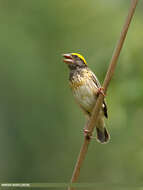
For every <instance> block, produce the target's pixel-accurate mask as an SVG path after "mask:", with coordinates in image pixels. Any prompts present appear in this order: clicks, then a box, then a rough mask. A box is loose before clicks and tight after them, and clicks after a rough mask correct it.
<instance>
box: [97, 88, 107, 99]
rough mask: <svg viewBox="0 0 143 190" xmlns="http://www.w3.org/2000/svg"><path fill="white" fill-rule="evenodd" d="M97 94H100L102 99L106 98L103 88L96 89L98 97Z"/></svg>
mask: <svg viewBox="0 0 143 190" xmlns="http://www.w3.org/2000/svg"><path fill="white" fill-rule="evenodd" d="M99 94H102V95H103V96H104V97H105V96H106V94H105V93H104V88H103V87H100V88H98V95H99Z"/></svg>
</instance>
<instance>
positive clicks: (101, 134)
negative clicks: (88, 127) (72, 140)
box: [96, 127, 110, 144]
mask: <svg viewBox="0 0 143 190" xmlns="http://www.w3.org/2000/svg"><path fill="white" fill-rule="evenodd" d="M96 134H97V141H98V142H100V143H102V144H103V143H107V142H108V141H109V139H110V135H109V133H108V131H107V129H106V128H105V127H104V128H97V127H96Z"/></svg>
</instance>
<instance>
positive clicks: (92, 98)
mask: <svg viewBox="0 0 143 190" xmlns="http://www.w3.org/2000/svg"><path fill="white" fill-rule="evenodd" d="M97 90H98V89H97V87H96V85H95V83H94V81H93V80H91V79H87V78H82V79H80V80H75V81H74V82H72V91H73V95H74V97H75V99H76V101H77V102H78V103H79V104H80V105H81V107H83V108H84V109H85V110H87V111H89V112H91V111H92V108H93V106H94V105H95V102H96V98H97V96H96V94H97Z"/></svg>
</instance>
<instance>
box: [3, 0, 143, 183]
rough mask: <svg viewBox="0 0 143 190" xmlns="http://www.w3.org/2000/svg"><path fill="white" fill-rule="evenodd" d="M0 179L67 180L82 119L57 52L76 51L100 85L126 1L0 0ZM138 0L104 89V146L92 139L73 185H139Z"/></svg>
mask: <svg viewBox="0 0 143 190" xmlns="http://www.w3.org/2000/svg"><path fill="white" fill-rule="evenodd" d="M0 4H1V6H0V22H1V29H0V59H1V61H0V62H1V63H0V152H1V156H0V181H1V182H15V183H20V182H22V183H29V182H69V180H70V178H71V175H72V172H73V168H74V164H75V162H76V158H77V155H78V152H79V150H80V147H81V144H82V142H83V131H82V129H83V126H84V123H85V117H84V115H83V113H82V111H81V110H80V109H79V107H78V106H77V105H76V104H75V101H74V99H73V97H72V93H71V91H70V88H69V86H68V74H69V73H68V69H67V67H66V65H65V64H64V63H63V62H62V57H61V54H62V53H68V52H78V53H81V54H82V55H84V56H85V58H86V59H87V62H88V65H89V66H90V68H91V69H92V70H93V71H94V72H95V73H96V75H97V76H98V78H99V79H100V81H101V83H102V82H103V79H104V76H105V73H106V71H107V68H108V65H109V62H110V59H111V56H112V53H113V49H114V47H115V44H116V42H117V40H118V39H119V34H120V31H121V28H122V25H123V23H124V20H125V17H126V15H127V12H128V7H129V4H130V0H127V1H124V0H116V1H115V0H108V1H106V0H84V1H83V0H78V1H76V0H41V1H38V0H13V1H11V0H1V3H0ZM142 9H143V2H142V1H140V2H139V4H138V7H137V10H136V13H135V16H134V18H133V21H132V23H131V27H130V29H129V32H128V36H127V39H126V42H125V44H124V48H123V51H122V53H121V56H120V59H119V61H118V66H117V69H116V72H115V75H114V77H113V79H112V81H111V83H110V87H109V90H108V96H107V98H106V99H107V103H108V112H109V119H108V121H107V126H108V129H109V131H110V134H111V141H110V143H109V144H107V145H101V144H99V143H97V142H96V141H95V140H93V141H92V143H91V145H90V147H89V151H88V155H87V157H86V159H85V162H84V166H83V168H82V170H81V175H80V178H79V182H94V183H95V182H103V183H124V182H126V183H130V182H132V183H140V182H141V181H143V164H142V163H143V135H142V134H143V126H142V125H143V42H142V39H143V22H142V20H143V11H142Z"/></svg>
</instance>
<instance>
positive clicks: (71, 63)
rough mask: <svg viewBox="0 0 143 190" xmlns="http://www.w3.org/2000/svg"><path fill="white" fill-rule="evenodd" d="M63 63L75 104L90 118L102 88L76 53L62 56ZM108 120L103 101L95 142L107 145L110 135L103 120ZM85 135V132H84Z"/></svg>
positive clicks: (81, 57)
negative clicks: (66, 68)
mask: <svg viewBox="0 0 143 190" xmlns="http://www.w3.org/2000/svg"><path fill="white" fill-rule="evenodd" d="M63 57H64V60H63V61H64V62H65V63H66V64H67V65H68V68H69V70H70V74H69V83H70V87H71V89H72V92H73V95H74V97H75V100H76V102H77V103H78V104H79V106H80V107H81V109H82V110H83V111H84V113H85V114H86V115H87V116H88V118H90V116H91V113H92V110H93V108H94V105H95V103H96V100H97V97H98V95H99V93H103V91H102V87H101V85H100V83H99V81H98V79H97V77H96V76H95V74H94V73H93V72H92V71H91V70H90V69H89V67H88V66H87V62H86V60H85V59H84V57H83V56H82V55H80V54H78V53H67V54H63ZM105 117H106V118H108V114H107V106H106V103H105V101H103V104H102V108H101V110H100V112H99V116H98V121H97V125H96V136H97V141H98V142H100V143H107V142H108V141H109V139H110V135H109V133H108V131H107V129H106V128H105V122H104V118H105ZM84 132H85V133H87V130H86V129H85V130H84Z"/></svg>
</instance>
